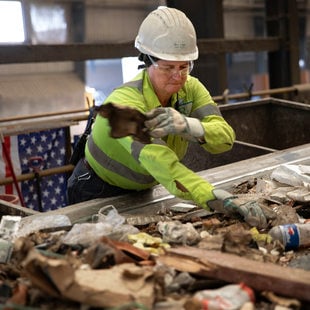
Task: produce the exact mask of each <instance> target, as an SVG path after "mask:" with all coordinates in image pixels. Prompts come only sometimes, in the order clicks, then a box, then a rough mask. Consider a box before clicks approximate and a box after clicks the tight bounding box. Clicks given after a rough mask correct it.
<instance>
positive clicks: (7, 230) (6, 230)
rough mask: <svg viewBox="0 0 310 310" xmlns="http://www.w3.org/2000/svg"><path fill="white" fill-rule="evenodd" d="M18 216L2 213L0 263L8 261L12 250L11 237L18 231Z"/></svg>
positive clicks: (19, 219)
mask: <svg viewBox="0 0 310 310" xmlns="http://www.w3.org/2000/svg"><path fill="white" fill-rule="evenodd" d="M20 221H21V217H20V216H11V215H4V216H2V218H1V222H0V263H1V264H2V263H8V262H9V260H10V258H11V255H12V252H13V246H14V242H13V239H14V237H15V235H16V233H17V231H18V228H19V224H20Z"/></svg>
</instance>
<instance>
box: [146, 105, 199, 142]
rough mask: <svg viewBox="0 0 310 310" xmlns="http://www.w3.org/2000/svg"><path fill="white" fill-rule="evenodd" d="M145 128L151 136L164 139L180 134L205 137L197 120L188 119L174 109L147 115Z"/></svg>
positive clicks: (154, 111) (152, 112)
mask: <svg viewBox="0 0 310 310" xmlns="http://www.w3.org/2000/svg"><path fill="white" fill-rule="evenodd" d="M146 117H147V119H148V120H147V121H145V126H146V127H147V128H149V130H150V135H151V136H152V137H154V138H162V137H165V136H167V135H168V134H175V135H177V134H180V135H184V136H185V137H186V136H191V137H194V138H200V137H203V136H204V128H203V127H202V125H201V123H200V121H199V120H198V119H196V118H192V117H186V116H184V115H182V114H181V113H179V112H178V111H177V110H175V109H173V108H170V107H169V108H157V109H153V110H151V111H150V112H148V113H146Z"/></svg>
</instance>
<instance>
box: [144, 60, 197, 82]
mask: <svg viewBox="0 0 310 310" xmlns="http://www.w3.org/2000/svg"><path fill="white" fill-rule="evenodd" d="M147 56H148V58H149V60H150V61H151V63H152V65H153V66H154V68H156V69H157V70H159V71H160V72H162V73H163V74H165V75H166V76H174V75H176V74H178V75H180V76H181V77H185V76H187V75H188V74H190V73H191V71H192V70H193V67H194V62H193V61H189V62H188V63H187V64H186V65H184V66H182V67H181V68H175V67H174V66H172V65H160V64H158V63H157V62H155V61H154V59H153V58H152V57H151V56H150V55H147Z"/></svg>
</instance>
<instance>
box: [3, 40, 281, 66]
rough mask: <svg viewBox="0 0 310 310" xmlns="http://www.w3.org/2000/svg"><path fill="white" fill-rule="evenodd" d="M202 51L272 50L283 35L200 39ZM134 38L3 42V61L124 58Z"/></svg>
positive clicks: (134, 53) (132, 53)
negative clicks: (50, 42) (128, 39)
mask: <svg viewBox="0 0 310 310" xmlns="http://www.w3.org/2000/svg"><path fill="white" fill-rule="evenodd" d="M198 48H199V53H200V55H204V54H219V53H237V52H249V51H252V52H262V51H266V52H268V51H269V52H270V51H276V50H278V49H279V48H280V39H279V38H278V37H273V38H255V39H233V40H232V39H200V40H198ZM137 54H138V52H137V50H136V49H135V48H134V42H123V43H98V44H87V43H74V44H44V45H40V44H38V45H21V44H19V45H14V44H8V45H0V64H12V63H32V62H57V61H84V60H91V59H107V58H121V57H128V56H137Z"/></svg>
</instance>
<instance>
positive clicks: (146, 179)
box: [87, 136, 155, 184]
mask: <svg viewBox="0 0 310 310" xmlns="http://www.w3.org/2000/svg"><path fill="white" fill-rule="evenodd" d="M140 144H141V143H140ZM87 146H88V150H89V152H90V154H91V155H92V156H93V157H94V159H95V160H96V161H97V162H98V163H99V164H100V165H101V166H102V167H103V168H104V169H106V170H109V171H111V172H113V173H116V174H118V175H121V176H122V177H124V178H126V179H128V180H130V181H133V182H136V183H139V184H151V183H153V182H154V181H155V179H154V178H153V177H152V176H151V175H145V174H142V173H139V172H137V171H134V170H131V169H130V168H129V167H127V166H125V165H124V164H122V163H120V162H118V161H116V160H114V159H113V158H111V157H109V156H107V155H106V154H105V153H104V152H102V151H101V150H100V149H99V147H98V146H97V145H96V144H95V142H94V140H93V138H92V136H89V138H88V141H87ZM142 146H143V144H142Z"/></svg>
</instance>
